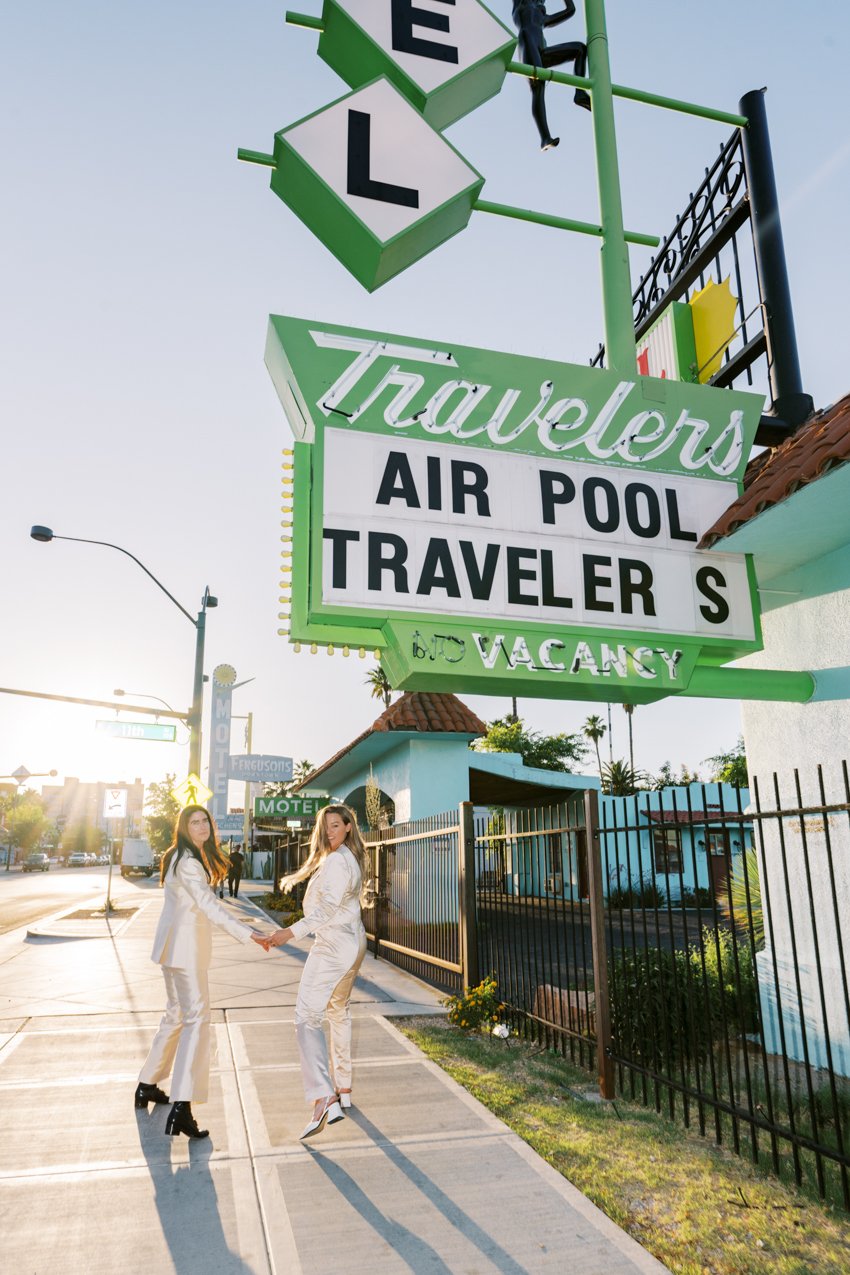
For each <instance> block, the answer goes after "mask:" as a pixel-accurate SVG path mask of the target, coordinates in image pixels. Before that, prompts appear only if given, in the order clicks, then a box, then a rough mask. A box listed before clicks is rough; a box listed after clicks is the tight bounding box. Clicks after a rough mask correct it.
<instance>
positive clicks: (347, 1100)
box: [337, 1089, 351, 1111]
mask: <svg viewBox="0 0 850 1275" xmlns="http://www.w3.org/2000/svg"><path fill="white" fill-rule="evenodd" d="M337 1098H338V1099H339V1105H340V1106H341V1107H342V1109H343V1111H349V1110H350V1109H351V1090H350V1089H349V1090H348V1091H347V1092H345V1093H338V1094H337Z"/></svg>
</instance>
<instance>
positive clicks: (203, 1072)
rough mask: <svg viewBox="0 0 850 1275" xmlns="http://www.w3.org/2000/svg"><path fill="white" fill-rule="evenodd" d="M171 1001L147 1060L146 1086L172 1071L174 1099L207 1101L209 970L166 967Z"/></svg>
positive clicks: (142, 1074) (164, 973)
mask: <svg viewBox="0 0 850 1275" xmlns="http://www.w3.org/2000/svg"><path fill="white" fill-rule="evenodd" d="M162 976H163V978H164V979H165V991H166V996H167V998H168V999H167V1004H166V1007H165V1013H164V1014H163V1016H162V1021H161V1022H160V1024H159V1030H158V1031H157V1033H156V1036H155V1037H154V1041H153V1044H152V1045H151V1050H150V1053H149V1054H148V1056H147V1061H146V1062H145V1065H144V1067H142V1070H141V1072H140V1074H139V1080H140V1081H141V1083H142V1084H143V1085H156V1084H158V1083H159V1082H160V1080H164V1079H165V1077H166V1076H167V1075H168V1074H169V1072H170V1073H171V1088H170V1097H171V1101H172V1102H206V1101H207V1097H208V1095H209V1087H210V989H209V979H208V977H207V971H206V970H182V969H172V968H171V967H169V966H167V965H163V967H162Z"/></svg>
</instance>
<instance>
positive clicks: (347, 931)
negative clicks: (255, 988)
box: [259, 805, 367, 1139]
mask: <svg viewBox="0 0 850 1275" xmlns="http://www.w3.org/2000/svg"><path fill="white" fill-rule="evenodd" d="M366 860H367V851H366V847H365V846H364V845H363V841H362V839H361V837H360V833H359V831H358V828H357V819H356V816H355V815H354V812H353V811H352V810H349V808H348V806H341V805H337V806H325V808H324V809H323V810H322V811H321V813H320V814H319V816H318V818H317V820H316V824H315V827H314V828H313V836H312V838H311V840H310V854H309V857H308V858H307V861H306V863H305V864H304V866H303V867H302V868H300V869H299V870H298V872H293V873H292V874H291V875H290V876H288V877H284V878H283V880H282V881H281V883H280V885H281V889H282V890H289V889H291V887H292V886H293V885H295V884H296V883H297V882H299V881H305V880H307V879H308V878H309V879H310V884H309V886H308V887H307V893H306V894H305V895H304V917H303V919H302V920H300V921H296V922H295V924H294V925H291V926H289V927H288V928H286V929H282V930H275V932H274V933H273V934H270V935H267V936H265V937H263V938H262V939H260V940H259V942H261V944H262V946H263V947H265V949H266V951H268V949H269V948H270V947H280V946H281V945H282V944H284V943H289V942H290V941H291V940H292V939H300V938H304V936H305V935H307V934H313V935H315V940H314V942H313V946H312V948H311V950H310V954H309V956H308V957H307V962H306V964H305V966H304V972H303V974H302V975H301V983H300V985H299V988H298V998H297V1000H296V1002H295V1036H296V1039H297V1041H298V1052H299V1055H300V1058H301V1079H302V1081H303V1084H304V1096H305V1098H306V1099H307V1101H308V1102H312V1103H313V1115H312V1117H311V1119H310V1120H309V1121H308V1123H307V1126H306V1128H305V1129H304V1131H303V1132H302V1133H301V1135H300V1136H301V1138H302V1139H303V1138H311V1137H312V1136H313V1135H314V1134H316V1133H320V1132H321V1130H322V1129H323V1128H324V1126H325V1124H334V1123H335V1122H336V1121H337V1120H342V1119H343V1109H344V1108H345V1109H348V1108H350V1106H351V1009H350V1000H351V990H352V988H353V986H354V980H355V978H356V977H357V971H358V970H359V968H360V964H361V962H362V960H363V957H364V956H365V954H366V931H365V929H364V927H363V918H362V916H361V914H360V901H361V891H362V888H363V879H364V876H365V874H366ZM325 1015H327V1018H328V1022H329V1023H330V1029H331V1053H330V1058H329V1057H328V1049H327V1045H326V1043H325V1034H324V1031H323V1030H322V1019H323V1018H324V1017H325Z"/></svg>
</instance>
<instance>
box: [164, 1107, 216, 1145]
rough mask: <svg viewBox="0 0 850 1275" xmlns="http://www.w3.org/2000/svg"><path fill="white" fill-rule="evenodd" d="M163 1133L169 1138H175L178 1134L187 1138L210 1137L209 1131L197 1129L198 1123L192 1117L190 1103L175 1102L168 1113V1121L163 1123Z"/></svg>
mask: <svg viewBox="0 0 850 1275" xmlns="http://www.w3.org/2000/svg"><path fill="white" fill-rule="evenodd" d="M165 1132H166V1133H167V1134H168V1136H169V1137H170V1138H176V1137H177V1135H178V1134H180V1133H185V1135H186V1137H187V1138H208V1137H209V1136H210V1131H209V1129H199V1128H198V1122H197V1120H196V1119H195V1117H194V1116H193V1115H192V1104H191V1103H190V1102H175V1104H174V1106H173V1107H172V1108H171V1110H170V1111H169V1113H168V1119H167V1121H166V1122H165Z"/></svg>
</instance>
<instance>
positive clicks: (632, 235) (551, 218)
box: [240, 155, 661, 248]
mask: <svg viewBox="0 0 850 1275" xmlns="http://www.w3.org/2000/svg"><path fill="white" fill-rule="evenodd" d="M241 158H242V156H241V155H240V159H241ZM473 208H474V209H475V211H476V212H485V213H495V215H496V216H497V217H513V218H515V219H516V220H517V221H531V222H534V223H535V224H536V225H538V226H554V227H555V229H556V230H574V231H576V233H577V234H580V235H596V236H597V237H600V236H601V235H602V227H601V226H595V225H594V224H593V222H591V221H575V220H574V219H573V218H572V217H556V216H555V215H554V213H541V212H533V211H532V210H531V209H530V208H514V207H513V205H512V204H494V203H492V202H491V201H490V200H489V199H476V201H475V203H474V204H473ZM624 235H625V238H626V242H627V243H636V244H640V245H641V246H642V247H645V248H657V247H658V245H659V244H660V243H661V240H660V239H659V237H658V235H641V234H638V232H637V231H632V230H626V231H624Z"/></svg>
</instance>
